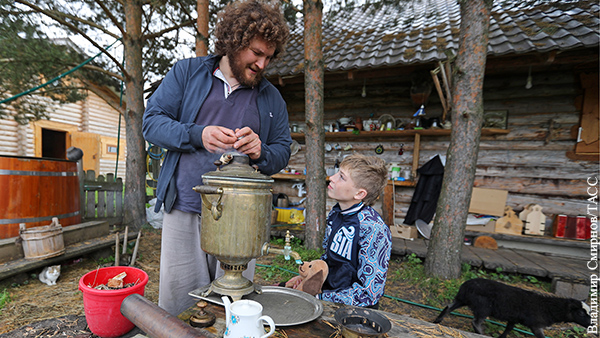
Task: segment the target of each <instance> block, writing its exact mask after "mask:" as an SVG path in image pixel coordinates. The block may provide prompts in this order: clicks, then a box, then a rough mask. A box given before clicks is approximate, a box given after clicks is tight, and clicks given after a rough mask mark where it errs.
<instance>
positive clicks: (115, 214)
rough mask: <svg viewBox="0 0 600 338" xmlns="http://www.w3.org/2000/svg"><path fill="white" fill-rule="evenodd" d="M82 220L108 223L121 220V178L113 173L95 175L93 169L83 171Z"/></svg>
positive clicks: (112, 223) (116, 222)
mask: <svg viewBox="0 0 600 338" xmlns="http://www.w3.org/2000/svg"><path fill="white" fill-rule="evenodd" d="M81 204H82V207H81V209H82V218H83V220H84V222H88V221H99V220H106V221H108V223H109V224H110V225H114V224H121V222H122V221H123V180H122V179H121V178H119V177H117V179H116V180H115V175H114V174H107V175H106V178H105V177H104V176H103V175H99V176H98V177H96V173H95V171H94V170H88V171H86V172H85V175H84V180H83V196H82V198H81Z"/></svg>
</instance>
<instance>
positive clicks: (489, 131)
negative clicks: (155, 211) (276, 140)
mask: <svg viewBox="0 0 600 338" xmlns="http://www.w3.org/2000/svg"><path fill="white" fill-rule="evenodd" d="M451 132H452V131H451V130H450V129H418V130H414V129H413V130H383V131H360V132H359V133H358V134H355V133H354V132H352V131H340V132H337V133H329V132H327V133H325V140H332V141H362V140H366V139H390V138H401V137H412V136H415V135H422V136H449V135H450V133H451ZM509 132H510V130H508V129H499V128H484V129H482V130H481V135H482V136H491V135H505V134H508V133H509ZM291 135H292V139H294V140H296V141H302V140H304V138H305V135H304V133H292V134H291Z"/></svg>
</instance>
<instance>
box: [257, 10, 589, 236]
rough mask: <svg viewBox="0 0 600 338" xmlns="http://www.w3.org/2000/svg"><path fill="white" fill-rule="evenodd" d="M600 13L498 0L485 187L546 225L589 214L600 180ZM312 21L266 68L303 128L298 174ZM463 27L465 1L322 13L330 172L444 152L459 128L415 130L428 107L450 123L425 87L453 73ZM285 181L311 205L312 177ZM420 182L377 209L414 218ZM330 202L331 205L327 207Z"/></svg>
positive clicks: (482, 154) (481, 164) (487, 104)
mask: <svg viewBox="0 0 600 338" xmlns="http://www.w3.org/2000/svg"><path fill="white" fill-rule="evenodd" d="M599 13H600V6H598V4H597V3H595V2H593V1H587V0H581V1H572V2H568V3H564V2H561V3H559V2H543V3H539V4H537V5H535V4H534V5H532V4H530V3H529V2H518V1H504V2H494V7H493V11H492V16H491V24H490V32H489V44H488V58H487V64H486V72H485V80H484V89H483V90H484V92H483V98H484V110H485V114H486V116H488V117H489V120H488V124H487V125H485V126H484V129H483V132H482V137H481V142H480V150H479V156H478V162H477V171H476V178H475V187H480V188H488V189H497V190H501V191H507V192H508V194H507V200H506V205H508V206H510V207H511V208H512V209H514V210H515V211H516V212H519V211H521V210H523V209H524V208H525V207H526V206H527V205H529V204H538V205H540V206H542V207H543V212H544V213H545V214H546V216H547V222H546V223H547V224H546V226H547V227H550V226H551V222H552V221H553V219H554V218H555V216H556V215H559V214H564V215H574V216H576V215H587V213H588V208H587V207H588V205H589V202H588V200H587V199H588V198H590V195H589V192H588V187H589V185H590V183H588V179H589V178H592V181H593V178H594V177H596V178H597V177H598V169H599V161H598V150H599V142H598V135H599V132H598V119H599V112H598V82H599V81H598V65H599V54H598V50H599V41H600V38H599V37H600V34H599V31H598V27H599V23H600V21H599V19H598V15H599ZM302 25H303V24H302V22H298V23H297V25H296V26H295V27H294V29H293V30H292V38H291V41H290V42H289V43H288V45H287V49H286V52H285V53H284V54H283V55H281V57H279V58H278V60H276V61H274V62H273V63H272V64H270V65H269V69H268V78H269V79H270V80H271V82H273V83H274V84H275V85H276V86H277V87H278V89H279V90H280V91H281V93H282V95H283V97H284V99H285V101H286V102H287V105H288V110H289V119H290V127H292V126H294V128H296V130H298V132H295V133H292V137H293V139H294V140H296V141H297V142H299V144H300V150H299V151H298V152H297V153H296V154H295V155H293V156H292V157H291V160H290V162H289V167H290V170H293V171H296V172H299V173H302V172H303V171H304V168H305V156H306V155H307V154H306V148H305V147H304V146H302V145H303V144H304V134H303V133H302V129H303V126H304V120H305V118H304V115H305V113H304V75H303V61H304V47H303V26H302ZM459 26H460V10H459V5H458V4H457V2H456V1H453V0H432V1H415V2H410V3H408V4H405V5H401V6H397V7H394V6H383V7H380V8H379V7H378V8H375V7H372V6H367V7H359V8H356V9H355V10H354V11H351V12H349V13H345V12H340V13H329V14H328V15H324V19H323V54H324V67H325V83H324V122H325V127H326V128H327V130H326V133H325V143H326V152H325V163H326V169H330V168H333V166H334V164H335V162H336V161H337V160H341V159H342V158H343V156H344V155H347V154H350V153H351V152H361V153H365V154H372V155H375V154H376V153H377V154H378V155H377V156H381V157H382V158H384V159H385V160H386V161H387V162H388V163H390V164H394V165H395V166H399V167H401V168H402V169H403V170H404V169H406V170H409V171H412V172H413V173H414V170H415V169H416V168H419V167H421V166H422V165H423V164H425V163H426V162H427V161H429V160H430V159H431V158H432V157H433V156H435V155H441V156H445V155H446V150H447V147H448V144H449V140H450V130H447V129H443V128H428V129H421V130H419V129H417V130H415V129H411V128H410V124H411V122H413V118H414V117H413V115H414V114H415V112H416V111H417V109H418V108H419V107H420V105H421V104H423V105H424V106H425V113H426V115H425V116H426V117H428V118H438V119H439V120H438V121H439V122H443V120H442V116H443V115H444V107H443V105H442V102H441V99H442V97H441V96H440V93H442V94H441V95H446V94H445V93H446V91H445V89H444V86H443V84H444V82H443V79H442V77H441V74H439V75H438V76H439V80H440V83H441V87H442V88H441V91H438V90H436V86H435V83H434V84H433V85H425V86H424V87H425V88H426V89H425V90H423V89H422V87H423V86H422V84H423V83H424V82H427V81H424V79H425V80H427V79H428V80H430V81H433V76H432V71H433V72H434V73H435V72H439V70H440V69H439V67H440V66H441V67H443V68H446V67H448V68H451V62H449V59H451V57H452V55H456V52H457V50H458V33H459ZM428 86H431V87H430V88H431V92H430V94H429V95H428V97H423V96H419V95H415V94H421V93H423V92H428V90H427V87H428ZM343 117H348V118H350V119H351V120H352V121H353V122H356V121H357V120H361V121H363V122H364V121H365V120H371V121H376V122H382V124H383V125H385V124H387V123H386V122H387V121H393V128H392V130H389V131H387V130H384V131H381V130H379V129H381V127H379V128H378V130H377V131H365V129H362V130H360V131H356V130H355V131H354V132H352V131H345V132H335V131H333V132H332V131H331V129H334V128H336V126H339V123H338V124H336V122H339V121H340V119H341V118H343ZM431 121H432V119H430V120H428V122H431ZM439 122H438V123H439ZM352 124H353V123H352V122H351V123H350V125H352ZM355 128H360V126H358V127H357V126H355ZM384 129H387V128H386V127H384ZM378 147H379V148H378ZM376 149H378V151H377V152H376ZM275 177H276V178H277V180H276V189H275V190H276V192H281V193H286V194H288V195H289V196H290V198H291V200H292V202H298V201H299V200H300V198H301V197H298V196H297V195H296V192H297V191H298V190H296V189H293V188H292V184H297V183H299V182H300V183H301V182H302V179H303V176H302V175H285V174H284V175H276V176H275ZM417 181H418V177H417V178H415V177H413V179H412V180H407V181H390V182H389V184H388V189H387V192H386V194H385V195H384V198H382V199H381V201H380V203H379V204H378V205H377V206H378V207H380V208H381V209H382V212H383V216H384V219H385V220H386V222H387V223H388V224H390V223H393V222H397V221H398V220H402V219H403V218H404V216H405V215H406V213H407V210H408V208H409V206H410V202H411V198H412V196H413V192H414V189H415V188H414V187H415V185H416V182H417ZM596 182H597V180H596ZM596 186H597V183H596ZM386 203H387V206H386ZM332 204H333V201H328V209H329V208H330V207H331V206H332ZM596 215H597V214H596Z"/></svg>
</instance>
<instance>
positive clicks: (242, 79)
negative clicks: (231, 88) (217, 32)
mask: <svg viewBox="0 0 600 338" xmlns="http://www.w3.org/2000/svg"><path fill="white" fill-rule="evenodd" d="M229 61H230V62H229V67H230V68H231V73H232V74H233V76H234V77H235V79H236V80H237V81H238V82H239V83H240V85H242V86H246V87H254V86H256V85H257V84H259V83H260V80H261V79H262V73H263V70H258V71H257V72H256V74H255V75H254V77H253V78H251V79H248V78H247V77H246V76H245V74H244V71H245V70H246V68H248V67H249V65H243V64H241V62H240V60H239V58H238V54H237V53H236V54H234V55H231V56H229Z"/></svg>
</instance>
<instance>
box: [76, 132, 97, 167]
mask: <svg viewBox="0 0 600 338" xmlns="http://www.w3.org/2000/svg"><path fill="white" fill-rule="evenodd" d="M71 146H72V147H77V148H79V149H81V150H83V159H82V161H83V170H85V171H87V170H94V171H95V172H100V151H101V149H100V135H98V134H94V133H86V132H79V131H78V132H72V133H71Z"/></svg>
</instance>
